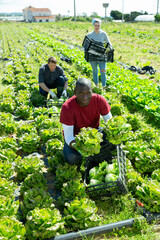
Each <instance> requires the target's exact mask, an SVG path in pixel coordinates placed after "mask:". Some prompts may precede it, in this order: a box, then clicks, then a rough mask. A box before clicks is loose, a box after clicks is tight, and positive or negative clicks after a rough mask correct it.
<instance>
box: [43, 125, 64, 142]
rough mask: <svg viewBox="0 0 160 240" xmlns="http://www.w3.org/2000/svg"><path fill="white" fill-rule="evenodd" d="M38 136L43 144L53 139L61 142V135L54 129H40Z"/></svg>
mask: <svg viewBox="0 0 160 240" xmlns="http://www.w3.org/2000/svg"><path fill="white" fill-rule="evenodd" d="M39 136H40V137H41V139H42V142H43V143H46V142H47V141H48V140H50V139H53V138H56V139H59V140H62V134H61V133H60V131H59V130H58V129H55V128H49V129H41V130H40V132H39Z"/></svg>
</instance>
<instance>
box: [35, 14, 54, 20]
mask: <svg viewBox="0 0 160 240" xmlns="http://www.w3.org/2000/svg"><path fill="white" fill-rule="evenodd" d="M34 18H35V19H48V18H55V16H53V15H52V16H41V17H34Z"/></svg>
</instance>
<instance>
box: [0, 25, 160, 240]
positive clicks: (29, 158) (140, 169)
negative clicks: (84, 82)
mask: <svg viewBox="0 0 160 240" xmlns="http://www.w3.org/2000/svg"><path fill="white" fill-rule="evenodd" d="M9 30H10V35H7V29H6V30H4V32H3V34H2V36H3V55H2V57H3V58H4V57H6V56H7V57H9V58H10V59H11V63H10V64H6V66H5V68H4V78H3V82H4V83H5V84H6V88H5V90H4V91H3V92H2V94H1V95H0V131H1V132H0V133H1V136H2V137H1V138H0V149H1V155H0V177H1V178H0V189H1V196H0V199H1V200H0V205H1V209H2V211H1V215H0V218H1V225H0V234H1V235H2V237H4V239H5V238H6V239H7V238H12V237H16V236H18V235H19V236H21V239H25V238H26V236H27V238H28V239H38V238H41V239H45V238H49V237H52V236H55V235H56V234H63V233H65V232H68V231H71V230H79V229H86V228H89V227H92V226H97V225H99V224H103V223H104V222H103V221H104V220H103V219H102V218H101V217H100V216H98V215H97V214H96V212H97V207H96V205H95V202H94V201H92V200H90V199H89V198H88V197H87V195H86V192H85V187H84V185H83V183H82V176H81V174H80V173H78V172H77V169H76V167H75V166H70V165H68V164H65V162H64V159H63V156H62V148H63V137H62V134H61V130H60V129H61V126H60V123H59V117H54V113H58V112H59V111H60V109H59V108H57V107H56V106H52V107H50V108H48V109H47V108H46V107H44V104H45V100H44V98H43V97H42V96H40V95H39V92H38V86H37V77H36V75H35V74H34V71H35V68H36V67H37V66H36V63H37V62H38V64H41V63H42V62H41V61H42V60H43V57H42V49H43V52H44V55H43V56H45V57H47V52H48V51H49V48H48V47H45V46H44V45H43V43H42V44H40V43H37V42H36V43H34V44H28V45H27V47H26V43H27V42H28V41H29V39H30V35H28V37H27V36H26V35H25V39H26V40H25V41H23V40H24V39H23V37H22V39H23V40H22V39H21V37H20V35H18V34H17V35H18V36H19V37H18V38H17V35H16V34H14V35H13V34H11V32H12V31H11V29H9ZM19 31H20V29H18V31H17V33H19ZM15 33H16V32H15ZM21 36H23V34H22V35H21ZM34 40H35V41H37V39H34ZM19 41H20V42H19ZM4 47H5V48H4ZM52 47H53V43H52V46H51V48H52ZM55 47H57V43H56V45H55ZM57 51H58V50H57ZM61 51H62V50H61V48H60V46H59V51H58V53H59V52H61ZM27 53H28V54H32V57H30V58H29V59H28V58H27V57H26V55H27ZM55 53H56V52H55ZM6 54H7V55H6ZM38 56H39V58H38ZM40 56H41V57H40ZM57 57H58V55H57ZM83 62H84V61H82V64H83ZM31 63H32V64H33V65H31ZM34 63H35V64H34ZM60 63H61V64H62V66H63V67H64V69H65V71H66V74H67V76H68V77H69V81H70V86H69V91H70V94H72V93H73V89H72V83H73V81H74V80H75V76H76V70H75V69H74V67H73V66H71V65H69V64H66V63H65V62H60ZM79 64H80V63H79ZM35 66H36V67H35ZM80 70H81V69H80ZM94 90H95V91H99V93H100V94H102V92H101V90H99V89H97V88H94ZM116 94H117V93H114V92H113V93H112V92H111V93H107V94H105V97H106V98H107V99H108V101H109V102H110V104H112V113H113V115H114V116H117V115H122V116H123V117H125V119H127V121H128V123H129V124H130V125H131V126H132V131H131V132H130V136H128V139H129V141H126V142H125V146H124V149H126V150H127V151H128V154H127V157H128V165H129V167H128V188H129V191H130V192H131V193H132V194H133V196H134V197H138V198H139V199H140V200H141V201H143V203H144V204H145V207H146V208H147V209H150V210H152V211H155V212H159V211H160V202H159V199H160V197H159V189H160V183H159V182H158V181H160V177H159V176H160V173H159V162H160V161H159V154H160V148H159V146H160V144H159V143H160V139H159V133H158V131H157V130H156V129H154V128H151V127H149V125H147V124H145V123H144V121H143V119H142V118H140V117H138V116H137V115H136V114H129V113H128V111H127V109H126V108H125V107H124V106H123V104H122V103H121V102H120V101H119V100H117V98H116ZM55 105H56V104H55ZM49 114H51V116H52V117H49ZM42 145H43V146H45V148H46V154H47V158H48V162H49V170H50V171H51V172H53V173H54V174H55V176H56V177H55V185H56V188H57V189H60V190H61V197H59V198H58V200H57V201H56V202H54V200H53V198H52V197H51V195H50V194H49V193H48V191H47V189H48V187H47V181H46V177H45V172H44V169H45V168H46V166H45V164H44V156H43V155H42V149H41V146H42ZM133 166H134V168H133ZM148 174H150V176H151V178H152V179H155V180H150V179H149V178H148ZM70 179H72V180H70ZM18 195H19V196H20V198H19V199H18V200H16V201H15V197H16V196H18ZM20 199H21V200H20ZM71 200H73V201H71ZM56 204H58V206H59V207H60V209H61V210H62V211H63V213H64V215H63V217H62V215H61V214H60V211H59V210H58V209H57V207H55V205H56ZM79 210H81V211H79ZM21 221H23V222H24V223H25V224H24V225H23V224H22V223H21ZM6 226H7V227H6Z"/></svg>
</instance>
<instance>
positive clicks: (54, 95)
mask: <svg viewBox="0 0 160 240" xmlns="http://www.w3.org/2000/svg"><path fill="white" fill-rule="evenodd" d="M49 93H50V95H51V97H52V98H57V96H56V94H55V93H54V92H52V91H51V90H50V91H49Z"/></svg>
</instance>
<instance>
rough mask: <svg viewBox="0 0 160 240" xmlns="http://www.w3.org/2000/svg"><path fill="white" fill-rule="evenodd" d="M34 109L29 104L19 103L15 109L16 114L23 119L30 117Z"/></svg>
mask: <svg viewBox="0 0 160 240" xmlns="http://www.w3.org/2000/svg"><path fill="white" fill-rule="evenodd" d="M32 111H33V109H32V107H29V106H28V105H19V106H18V107H17V108H16V110H15V114H16V115H17V116H18V117H20V118H22V119H28V118H29V117H30V116H31V114H32Z"/></svg>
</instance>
